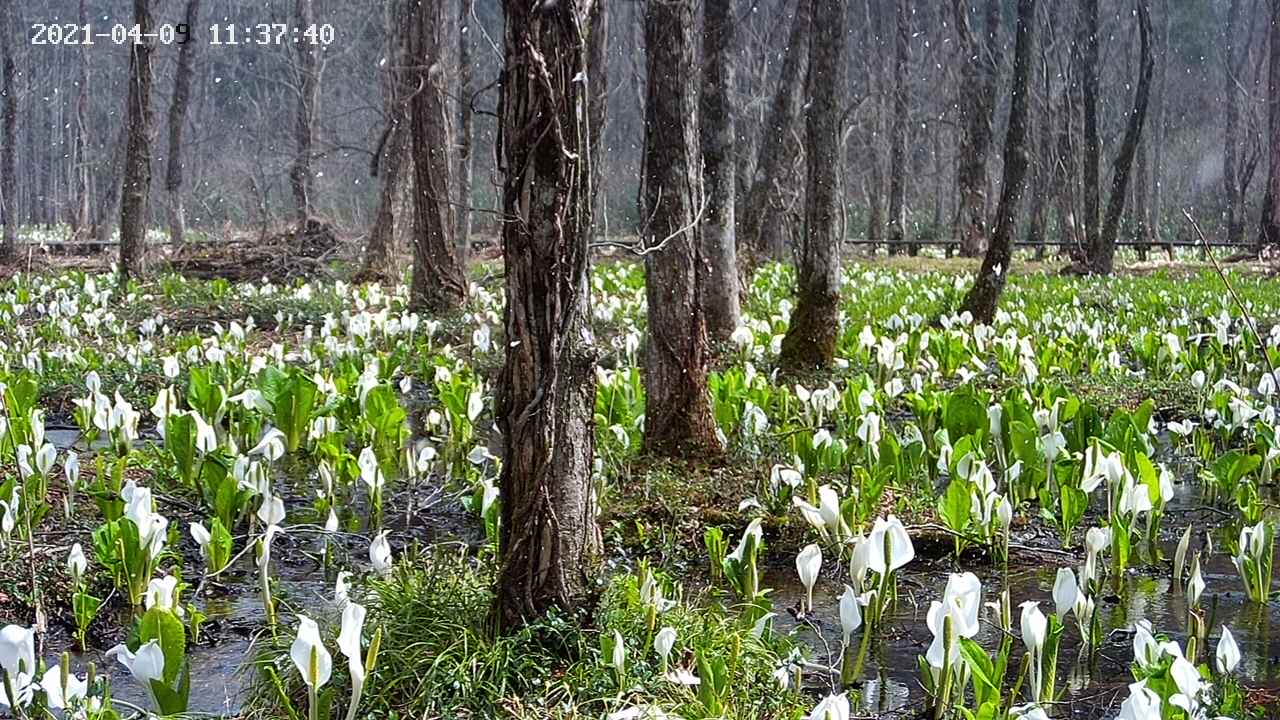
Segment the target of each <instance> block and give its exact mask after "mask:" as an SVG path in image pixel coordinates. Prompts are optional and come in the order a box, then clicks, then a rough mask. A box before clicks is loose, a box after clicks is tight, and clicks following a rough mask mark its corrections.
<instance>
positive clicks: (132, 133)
mask: <svg viewBox="0 0 1280 720" xmlns="http://www.w3.org/2000/svg"><path fill="white" fill-rule="evenodd" d="M133 22H134V24H135V25H136V26H137V27H138V40H136V41H135V42H134V43H133V44H132V45H130V46H129V50H130V52H129V99H128V108H127V110H126V112H125V115H126V118H127V119H126V124H127V125H126V126H127V127H128V133H127V135H126V136H125V137H126V138H127V139H126V146H125V153H124V179H123V180H122V182H121V186H120V280H121V283H125V282H128V280H129V278H130V277H131V276H134V275H139V274H142V273H143V272H145V271H146V255H147V253H146V243H147V237H146V235H147V198H148V196H149V195H150V194H151V42H152V39H151V38H150V37H149V36H150V35H152V30H151V2H150V0H133Z"/></svg>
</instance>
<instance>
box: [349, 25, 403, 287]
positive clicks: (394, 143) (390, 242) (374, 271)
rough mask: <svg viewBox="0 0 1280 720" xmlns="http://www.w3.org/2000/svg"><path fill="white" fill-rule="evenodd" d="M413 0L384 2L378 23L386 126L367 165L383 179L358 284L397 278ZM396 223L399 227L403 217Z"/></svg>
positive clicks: (366, 242)
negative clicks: (385, 57)
mask: <svg viewBox="0 0 1280 720" xmlns="http://www.w3.org/2000/svg"><path fill="white" fill-rule="evenodd" d="M416 2H417V0H389V1H388V2H387V3H386V5H385V14H384V18H383V21H384V22H383V24H384V25H385V27H386V37H387V40H388V45H389V47H388V48H387V51H388V54H389V55H390V58H391V59H390V62H389V63H388V68H387V74H386V83H387V84H386V88H385V90H384V92H385V95H386V113H387V127H386V129H385V130H384V131H383V136H382V142H381V143H380V148H379V152H378V153H377V154H375V155H374V159H373V162H372V163H371V165H370V168H369V170H370V174H371V175H372V176H373V177H378V176H379V175H381V176H382V188H381V190H380V191H379V194H378V209H377V211H376V213H375V214H374V216H373V224H372V225H371V226H370V227H369V237H368V239H367V240H366V241H365V247H364V262H363V264H362V266H361V268H360V272H359V273H357V275H356V279H357V280H359V281H362V282H385V281H388V280H392V279H394V278H395V276H396V274H397V273H396V271H395V268H394V264H395V254H396V206H397V203H398V202H399V200H400V197H401V195H402V190H403V187H404V185H405V184H406V182H405V178H406V173H405V172H404V164H405V161H406V160H409V161H410V162H412V159H411V158H407V157H406V153H407V152H408V151H409V134H410V131H409V112H408V98H409V96H410V95H412V94H413V91H414V90H415V85H414V84H413V83H412V82H410V80H411V79H412V78H413V77H416V73H415V72H413V71H412V70H411V67H412V65H413V58H412V57H411V56H410V54H409V39H408V35H407V34H406V33H405V28H406V27H407V26H409V23H410V21H411V20H412V18H413V17H415V15H414V14H413V13H414V11H413V10H412V9H411V7H410V6H411V5H412V4H414V3H416ZM401 224H403V219H402V222H401Z"/></svg>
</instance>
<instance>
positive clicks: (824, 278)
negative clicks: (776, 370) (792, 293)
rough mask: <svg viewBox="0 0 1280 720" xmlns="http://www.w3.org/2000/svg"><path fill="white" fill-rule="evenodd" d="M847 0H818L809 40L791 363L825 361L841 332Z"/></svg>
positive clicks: (787, 361) (786, 358)
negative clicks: (804, 164)
mask: <svg viewBox="0 0 1280 720" xmlns="http://www.w3.org/2000/svg"><path fill="white" fill-rule="evenodd" d="M844 6H845V0H814V13H813V14H814V18H815V19H816V18H821V22H814V23H813V30H812V32H811V34H810V40H809V79H808V95H809V105H808V113H807V116H808V137H807V142H808V144H809V149H808V158H809V166H808V167H809V171H808V180H807V182H806V184H805V213H804V216H805V222H804V225H805V234H804V246H803V247H802V248H801V252H800V263H799V268H798V269H797V281H796V296H797V297H796V308H795V311H794V312H793V313H792V315H791V322H790V325H788V327H787V334H786V336H785V337H783V339H782V357H781V362H782V366H783V367H784V368H787V369H789V370H793V371H795V370H807V369H812V368H825V367H828V366H830V365H831V363H832V362H833V361H834V359H835V352H836V336H837V335H839V333H840V321H839V310H840V308H839V304H840V241H841V238H840V232H839V228H840V225H841V223H840V207H839V196H838V193H837V183H838V180H837V172H838V170H839V159H838V154H837V153H835V152H832V151H831V148H835V147H839V145H840V118H841V107H840V98H841V97H842V96H843V94H844V67H845V58H844V47H845V27H844V24H845V7H844Z"/></svg>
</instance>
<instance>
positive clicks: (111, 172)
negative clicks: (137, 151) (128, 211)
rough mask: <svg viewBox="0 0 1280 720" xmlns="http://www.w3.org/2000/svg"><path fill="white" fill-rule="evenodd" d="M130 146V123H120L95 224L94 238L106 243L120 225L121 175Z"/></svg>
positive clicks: (112, 147)
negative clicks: (126, 152)
mask: <svg viewBox="0 0 1280 720" xmlns="http://www.w3.org/2000/svg"><path fill="white" fill-rule="evenodd" d="M128 146H129V123H128V122H127V121H124V122H121V123H120V129H119V131H118V132H117V134H116V141H115V143H114V144H112V146H111V163H110V165H109V167H108V168H107V178H106V180H107V182H106V187H105V189H104V191H103V193H102V197H101V198H100V202H99V204H98V218H97V220H96V221H95V222H94V226H93V230H94V232H93V239H94V240H97V241H98V242H100V243H105V242H107V241H108V240H110V239H111V231H112V230H113V229H115V228H118V227H119V219H120V192H121V189H122V187H121V175H122V174H123V172H124V158H125V151H126V150H127V149H128Z"/></svg>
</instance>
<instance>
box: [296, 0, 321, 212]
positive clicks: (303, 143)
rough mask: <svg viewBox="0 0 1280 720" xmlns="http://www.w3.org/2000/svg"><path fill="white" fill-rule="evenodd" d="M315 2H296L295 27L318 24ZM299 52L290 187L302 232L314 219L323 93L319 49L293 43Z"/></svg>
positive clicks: (313, 46)
mask: <svg viewBox="0 0 1280 720" xmlns="http://www.w3.org/2000/svg"><path fill="white" fill-rule="evenodd" d="M311 3H312V0H294V5H293V22H294V26H295V27H300V28H307V27H310V26H312V25H314V24H315V11H314V8H313V7H312V4H311ZM294 49H295V51H296V52H297V60H296V67H295V72H296V78H295V82H296V83H297V90H298V103H297V106H296V109H295V113H296V116H295V124H294V142H295V144H296V147H295V148H294V155H293V165H292V166H291V167H290V168H289V188H290V190H291V191H292V192H293V212H294V217H295V219H296V220H297V223H298V227H299V229H301V228H302V227H303V226H304V225H306V222H307V220H308V219H310V218H311V212H312V210H311V197H312V195H313V194H314V193H313V190H312V188H313V186H314V185H315V180H314V178H313V173H312V171H311V157H312V155H313V153H314V152H315V149H314V145H315V132H314V129H313V126H314V123H315V113H316V98H317V95H318V94H319V92H320V75H319V67H318V65H319V58H318V49H317V48H316V46H315V44H313V43H311V42H300V43H295V44H294Z"/></svg>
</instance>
